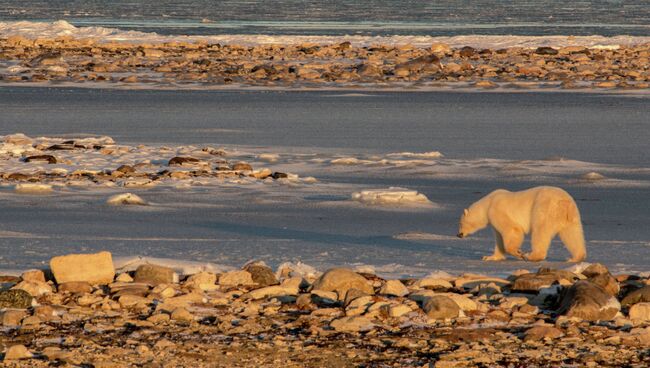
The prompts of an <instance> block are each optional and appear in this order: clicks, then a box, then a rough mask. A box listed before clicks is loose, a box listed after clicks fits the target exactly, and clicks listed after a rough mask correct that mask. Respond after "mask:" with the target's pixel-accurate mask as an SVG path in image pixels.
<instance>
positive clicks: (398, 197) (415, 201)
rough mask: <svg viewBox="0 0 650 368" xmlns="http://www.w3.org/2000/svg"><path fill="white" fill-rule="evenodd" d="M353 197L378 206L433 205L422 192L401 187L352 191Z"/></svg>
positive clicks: (358, 200)
mask: <svg viewBox="0 0 650 368" xmlns="http://www.w3.org/2000/svg"><path fill="white" fill-rule="evenodd" d="M352 199H353V200H355V201H357V202H361V203H363V204H366V205H377V206H421V205H429V206H430V205H433V203H431V201H429V199H428V198H427V197H426V196H425V195H424V194H422V193H418V191H416V190H408V189H405V188H400V187H390V188H388V189H371V190H362V191H360V192H355V193H352Z"/></svg>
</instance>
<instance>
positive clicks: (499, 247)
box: [483, 229, 506, 261]
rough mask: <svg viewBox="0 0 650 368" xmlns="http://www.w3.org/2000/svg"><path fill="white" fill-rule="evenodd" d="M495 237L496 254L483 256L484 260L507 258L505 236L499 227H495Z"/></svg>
mask: <svg viewBox="0 0 650 368" xmlns="http://www.w3.org/2000/svg"><path fill="white" fill-rule="evenodd" d="M494 238H495V243H496V244H495V245H494V254H492V255H491V256H485V257H483V260H484V261H503V260H504V259H506V255H505V249H504V248H503V237H502V236H501V234H500V233H499V231H497V229H494Z"/></svg>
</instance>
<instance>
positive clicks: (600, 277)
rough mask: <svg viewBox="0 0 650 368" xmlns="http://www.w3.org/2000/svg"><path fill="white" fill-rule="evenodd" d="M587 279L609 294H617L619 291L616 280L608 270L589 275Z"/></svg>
mask: <svg viewBox="0 0 650 368" xmlns="http://www.w3.org/2000/svg"><path fill="white" fill-rule="evenodd" d="M587 280H588V281H590V282H593V283H594V284H596V285H599V286H600V287H602V288H603V289H604V290H605V291H606V292H607V294H609V295H611V296H617V295H618V292H619V291H621V287H620V286H619V285H618V281H616V279H615V278H614V276H612V275H611V274H610V273H609V272H606V273H601V274H597V275H593V276H590V277H589V278H588V279H587Z"/></svg>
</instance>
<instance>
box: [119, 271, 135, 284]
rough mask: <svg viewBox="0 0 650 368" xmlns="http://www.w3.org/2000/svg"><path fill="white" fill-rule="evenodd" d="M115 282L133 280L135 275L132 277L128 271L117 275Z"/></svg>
mask: <svg viewBox="0 0 650 368" xmlns="http://www.w3.org/2000/svg"><path fill="white" fill-rule="evenodd" d="M115 282H133V277H131V275H129V274H128V273H126V272H124V273H121V274H119V275H117V277H116V278H115Z"/></svg>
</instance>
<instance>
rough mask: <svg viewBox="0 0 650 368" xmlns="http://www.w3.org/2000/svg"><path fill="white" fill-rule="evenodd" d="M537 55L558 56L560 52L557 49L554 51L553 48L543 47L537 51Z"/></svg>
mask: <svg viewBox="0 0 650 368" xmlns="http://www.w3.org/2000/svg"><path fill="white" fill-rule="evenodd" d="M535 53H536V54H537V55H557V54H558V50H556V49H554V48H552V47H546V46H542V47H538V48H537V49H536V50H535Z"/></svg>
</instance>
